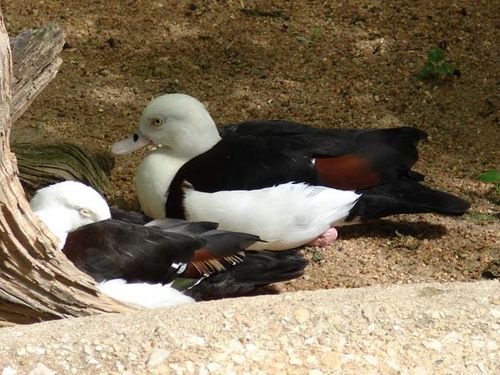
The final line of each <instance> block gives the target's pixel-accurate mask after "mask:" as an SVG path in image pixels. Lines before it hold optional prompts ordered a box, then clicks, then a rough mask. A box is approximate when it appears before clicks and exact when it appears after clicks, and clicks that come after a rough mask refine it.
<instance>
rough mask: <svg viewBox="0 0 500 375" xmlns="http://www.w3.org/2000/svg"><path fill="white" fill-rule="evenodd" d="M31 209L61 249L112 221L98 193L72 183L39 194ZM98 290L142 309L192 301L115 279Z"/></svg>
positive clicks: (168, 291) (166, 287)
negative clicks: (82, 230)
mask: <svg viewBox="0 0 500 375" xmlns="http://www.w3.org/2000/svg"><path fill="white" fill-rule="evenodd" d="M30 206H31V209H32V210H33V212H34V213H35V214H36V215H38V217H39V218H40V219H41V220H42V221H43V222H44V223H45V225H47V227H48V228H49V230H50V231H51V232H53V233H54V234H55V235H56V236H57V237H58V239H59V248H60V249H62V248H63V247H64V243H65V241H66V237H67V235H68V233H69V232H72V231H74V230H76V229H78V228H79V227H81V226H84V225H87V224H91V223H96V222H99V221H102V220H106V219H109V218H110V217H111V213H110V211H109V206H108V204H107V203H106V201H105V200H104V198H103V197H102V196H101V195H100V194H99V193H98V192H96V191H95V190H94V189H92V188H91V187H89V186H86V185H84V184H82V183H80V182H74V181H65V182H61V183H58V184H54V185H51V186H48V187H46V188H43V189H40V190H38V191H37V193H36V194H35V195H34V197H33V198H32V199H31V201H30ZM99 290H100V291H101V292H102V293H104V294H107V295H109V296H110V297H112V298H115V299H116V300H119V301H122V302H125V303H133V304H136V305H139V306H143V307H161V306H174V305H177V304H181V303H191V302H194V300H193V299H192V298H190V297H187V296H185V295H183V294H182V293H181V292H179V291H177V290H175V289H173V288H172V287H170V284H165V285H162V284H147V283H126V282H125V280H122V279H115V280H107V281H105V282H102V283H100V284H99Z"/></svg>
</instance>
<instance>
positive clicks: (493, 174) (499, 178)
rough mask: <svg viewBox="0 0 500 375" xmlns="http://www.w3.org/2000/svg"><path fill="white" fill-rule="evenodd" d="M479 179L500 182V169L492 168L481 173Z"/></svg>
mask: <svg viewBox="0 0 500 375" xmlns="http://www.w3.org/2000/svg"><path fill="white" fill-rule="evenodd" d="M479 181H482V182H493V183H495V184H498V183H500V171H498V170H496V169H490V170H489V171H487V172H484V173H481V174H480V175H479Z"/></svg>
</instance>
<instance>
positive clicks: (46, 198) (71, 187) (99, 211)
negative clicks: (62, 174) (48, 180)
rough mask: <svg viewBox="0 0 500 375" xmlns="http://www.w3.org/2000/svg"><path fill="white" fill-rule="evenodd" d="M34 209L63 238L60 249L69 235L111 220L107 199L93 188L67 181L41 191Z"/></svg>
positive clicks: (36, 196)
mask: <svg viewBox="0 0 500 375" xmlns="http://www.w3.org/2000/svg"><path fill="white" fill-rule="evenodd" d="M30 206H31V209H32V210H33V212H34V213H35V214H37V215H38V217H39V218H40V219H41V220H42V221H43V222H44V223H45V225H47V227H48V228H49V229H50V231H51V232H52V233H54V234H55V235H56V236H57V237H58V238H59V241H60V244H59V247H60V248H62V247H63V246H64V242H65V241H66V236H67V234H68V233H69V232H72V231H74V230H76V229H78V228H80V227H82V226H84V225H87V224H91V223H95V222H98V221H102V220H106V219H109V218H110V217H111V213H110V211H109V206H108V204H107V203H106V201H105V200H104V198H103V197H102V196H101V195H100V194H99V193H98V192H97V191H95V190H94V189H92V188H91V187H89V186H87V185H85V184H82V183H80V182H75V181H64V182H60V183H57V184H54V185H50V186H47V187H45V188H43V189H40V190H38V191H37V192H36V194H35V195H34V196H33V198H32V199H31V201H30Z"/></svg>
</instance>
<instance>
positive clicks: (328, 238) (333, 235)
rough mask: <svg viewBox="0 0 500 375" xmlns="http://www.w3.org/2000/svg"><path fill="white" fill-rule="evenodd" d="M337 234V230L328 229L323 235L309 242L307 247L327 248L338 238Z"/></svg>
mask: <svg viewBox="0 0 500 375" xmlns="http://www.w3.org/2000/svg"><path fill="white" fill-rule="evenodd" d="M338 235H339V234H338V232H337V229H335V228H333V227H332V228H330V229H328V230H327V231H326V232H325V233H323V234H322V235H321V236H319V237H318V238H316V239H315V240H312V241H311V242H309V243H308V245H309V246H329V245H331V244H332V243H333V242H334V241H335V240H336V239H337V237H338Z"/></svg>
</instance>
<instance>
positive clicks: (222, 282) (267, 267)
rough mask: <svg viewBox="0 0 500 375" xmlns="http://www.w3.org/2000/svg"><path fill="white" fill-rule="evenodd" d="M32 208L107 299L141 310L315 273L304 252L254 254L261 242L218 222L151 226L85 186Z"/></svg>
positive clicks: (48, 192) (54, 193) (52, 190)
mask: <svg viewBox="0 0 500 375" xmlns="http://www.w3.org/2000/svg"><path fill="white" fill-rule="evenodd" d="M30 207H31V209H32V211H33V212H34V213H35V214H36V215H37V216H38V218H39V219H40V220H41V221H42V222H43V223H44V224H45V225H46V226H47V228H48V229H49V230H50V231H51V232H52V233H53V234H54V235H55V236H56V238H57V240H58V248H59V249H60V250H61V251H62V252H63V253H64V254H65V255H66V257H68V259H69V260H71V261H72V262H73V263H74V264H75V266H76V267H77V268H79V269H80V270H81V271H83V272H85V273H87V274H89V275H90V276H92V277H93V278H94V279H95V280H96V282H97V283H98V288H99V290H100V291H101V292H102V293H104V294H107V295H109V296H110V297H112V298H114V299H116V300H118V301H122V302H125V303H130V304H134V305H138V306H141V307H146V308H153V307H164V306H175V305H179V304H184V303H193V302H196V301H201V300H210V299H219V298H226V297H234V296H241V295H246V294H248V293H250V292H253V291H254V290H255V289H257V288H259V287H261V286H266V285H269V284H272V283H276V282H281V281H287V280H292V279H295V278H298V277H300V276H302V274H303V273H304V269H305V267H306V266H307V260H306V259H305V258H304V257H303V256H302V255H301V254H300V253H299V252H298V251H297V250H291V251H288V252H284V253H274V252H270V251H262V252H255V251H248V250H246V249H247V248H248V247H249V246H250V245H251V244H253V243H254V242H258V241H261V240H260V238H259V237H257V236H255V235H252V234H248V233H236V232H229V231H223V230H219V229H217V227H218V225H217V224H216V223H214V222H188V221H185V220H179V219H161V220H153V221H150V219H149V218H147V217H146V216H144V215H142V214H140V213H136V212H129V211H124V210H120V209H117V208H110V207H109V206H108V204H107V202H106V200H105V199H104V198H103V197H102V196H101V195H100V194H99V193H98V192H97V191H95V190H94V189H93V188H91V187H89V186H87V185H85V184H83V183H81V182H75V181H64V182H60V183H56V184H53V185H50V186H47V187H44V188H42V189H39V190H38V191H37V192H36V193H35V195H34V196H33V198H32V199H31V200H30Z"/></svg>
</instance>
